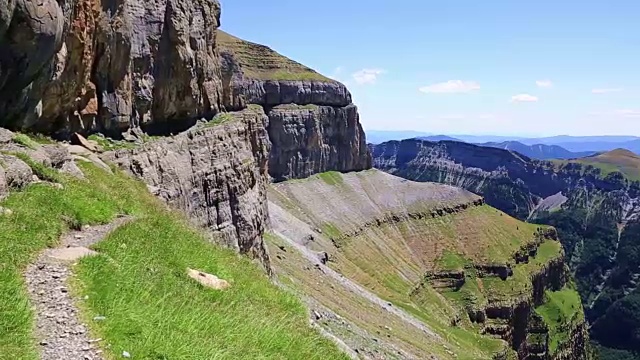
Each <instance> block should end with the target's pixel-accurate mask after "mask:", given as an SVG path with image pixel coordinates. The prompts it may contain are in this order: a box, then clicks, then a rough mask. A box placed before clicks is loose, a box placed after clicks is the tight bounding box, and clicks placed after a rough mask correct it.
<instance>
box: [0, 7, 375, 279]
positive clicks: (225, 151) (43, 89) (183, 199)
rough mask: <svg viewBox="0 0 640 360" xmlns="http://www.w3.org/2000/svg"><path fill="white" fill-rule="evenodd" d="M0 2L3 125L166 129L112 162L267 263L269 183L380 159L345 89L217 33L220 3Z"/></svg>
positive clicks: (69, 130) (113, 131)
mask: <svg viewBox="0 0 640 360" xmlns="http://www.w3.org/2000/svg"><path fill="white" fill-rule="evenodd" d="M0 5H1V6H0V95H1V96H0V126H1V127H5V128H9V129H13V130H20V131H27V132H40V133H46V134H50V135H53V136H54V137H57V138H62V139H65V138H68V137H69V136H70V135H72V134H73V133H76V132H77V133H80V134H84V135H90V134H93V133H98V132H99V133H102V134H104V135H106V136H110V137H112V138H115V139H119V138H123V137H124V138H128V137H129V138H130V136H131V134H136V135H137V136H138V138H148V136H146V135H141V134H142V133H141V132H140V130H142V131H143V132H145V133H147V134H150V135H159V136H160V137H159V138H157V139H154V140H155V141H153V142H152V143H148V142H145V144H143V145H140V146H136V148H134V149H121V150H118V151H115V152H110V153H106V154H104V156H103V157H104V158H105V159H107V160H110V161H114V162H116V163H117V164H119V165H120V166H122V167H123V168H125V169H127V170H128V171H130V172H131V173H132V174H134V175H136V176H139V177H140V178H142V179H143V180H145V181H146V182H147V184H148V185H150V186H151V187H152V188H153V189H154V191H155V192H157V193H158V195H159V196H161V197H163V198H164V199H165V200H167V201H168V202H169V203H170V204H172V205H174V206H176V207H178V208H181V209H183V210H185V211H186V212H187V214H188V215H189V216H191V217H192V218H193V219H194V221H195V222H196V223H198V224H200V225H203V226H205V227H207V228H208V229H210V230H212V231H213V232H214V233H217V234H219V235H220V236H221V238H222V239H223V242H224V243H226V244H227V245H229V246H231V247H233V248H236V249H238V250H239V251H240V252H243V253H249V254H252V255H254V256H256V257H258V258H259V259H261V260H262V261H263V263H264V264H265V265H266V267H267V268H269V261H268V256H267V255H266V252H265V249H264V246H263V243H262V233H263V231H264V229H265V226H266V219H267V207H266V195H265V194H266V188H265V186H266V185H265V184H266V183H267V182H268V181H270V179H274V180H284V179H290V178H302V177H307V176H309V175H312V174H314V173H318V172H323V171H328V170H336V171H352V170H363V169H367V168H369V167H370V166H371V158H370V155H369V152H368V149H367V147H366V142H365V137H364V132H363V130H362V127H361V125H360V122H359V117H358V112H357V108H356V107H355V105H353V104H352V102H351V94H350V93H349V91H348V90H347V88H346V87H345V86H344V85H343V84H341V83H339V82H337V81H334V80H332V79H329V78H326V77H324V76H322V75H320V74H318V73H317V72H315V71H313V70H312V69H309V68H307V67H305V66H303V65H301V64H298V63H296V62H294V61H292V60H290V59H287V58H285V57H283V56H281V55H280V54H278V53H276V52H275V51H273V50H271V49H270V48H268V47H266V46H263V45H259V44H254V43H250V42H247V41H244V40H241V39H238V38H235V37H233V36H231V35H229V34H226V33H224V32H222V31H220V30H218V27H219V25H220V16H221V9H220V4H219V3H218V1H215V0H214V1H201V0H161V1H157V2H141V1H119V0H81V1H74V0H61V1H58V2H56V1H54V0H44V1H41V2H37V3H36V2H35V1H31V0H17V1H5V2H4V3H0ZM225 111H231V112H232V113H229V114H228V116H226V117H220V114H222V113H223V112H225ZM229 118H231V119H232V120H231V121H229V122H226V121H220V120H222V119H224V120H228V119H229ZM212 119H213V120H212ZM203 121H204V122H206V121H212V123H211V124H213V125H220V126H210V127H206V126H204V127H198V126H196V124H198V123H199V122H200V123H201V122H203ZM218 122H225V124H218ZM194 126H195V127H194ZM188 129H191V130H188ZM186 130H188V131H186ZM185 131H186V132H185ZM181 132H182V133H181ZM173 134H178V135H175V137H174V136H173ZM168 135H172V136H171V137H168Z"/></svg>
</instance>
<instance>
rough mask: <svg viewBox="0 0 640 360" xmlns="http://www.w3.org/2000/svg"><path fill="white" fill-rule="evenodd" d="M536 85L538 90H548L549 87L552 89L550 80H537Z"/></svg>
mask: <svg viewBox="0 0 640 360" xmlns="http://www.w3.org/2000/svg"><path fill="white" fill-rule="evenodd" d="M536 85H537V86H538V87H539V88H550V87H553V83H552V82H551V80H538V81H536Z"/></svg>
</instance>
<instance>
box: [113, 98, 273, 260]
mask: <svg viewBox="0 0 640 360" xmlns="http://www.w3.org/2000/svg"><path fill="white" fill-rule="evenodd" d="M266 125H267V117H266V115H265V114H264V112H263V111H262V109H261V108H260V107H257V108H250V109H247V110H244V111H242V112H237V113H234V115H233V118H232V119H228V120H227V121H226V122H225V123H224V124H219V125H217V126H207V125H202V126H198V127H195V128H193V129H191V130H189V131H187V132H185V133H182V134H179V135H177V136H174V137H167V138H161V139H158V140H155V141H152V142H150V143H148V144H144V145H142V146H140V147H137V148H135V149H122V150H117V151H114V152H109V153H106V154H105V156H104V158H105V159H107V160H109V161H111V162H113V163H115V164H117V165H119V166H120V167H122V168H124V169H126V170H128V171H129V172H130V173H132V174H133V175H135V176H137V177H139V178H141V179H143V180H144V181H145V182H146V183H147V184H148V185H149V187H150V190H151V191H152V192H154V193H155V194H156V195H157V196H159V197H160V198H162V199H164V200H165V201H167V203H168V204H170V205H172V206H173V207H175V208H178V209H181V210H183V211H184V212H185V213H186V214H187V215H188V216H189V218H190V219H192V220H193V221H194V222H195V223H196V224H198V225H200V226H203V227H205V228H207V229H209V230H210V231H211V232H212V233H213V234H214V235H216V236H218V238H219V239H221V240H222V242H223V243H224V244H225V245H227V246H229V247H231V248H234V249H236V250H237V251H239V252H241V253H246V254H249V255H252V256H253V257H255V258H257V259H259V260H260V261H261V262H262V264H263V265H264V267H265V268H266V269H267V271H270V265H269V263H270V262H269V256H268V254H267V252H266V249H265V247H264V244H263V242H262V234H263V233H264V230H265V228H266V225H267V223H266V217H267V198H266V182H267V160H268V158H269V147H270V143H269V138H268V135H267V130H266Z"/></svg>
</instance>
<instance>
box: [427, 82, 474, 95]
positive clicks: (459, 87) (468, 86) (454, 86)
mask: <svg viewBox="0 0 640 360" xmlns="http://www.w3.org/2000/svg"><path fill="white" fill-rule="evenodd" d="M479 89H480V84H478V83H477V82H475V81H462V80H449V81H447V82H442V83H437V84H432V85H428V86H423V87H421V88H419V89H418V90H419V91H421V92H423V93H427V94H428V93H440V94H453V93H468V92H471V91H474V90H479Z"/></svg>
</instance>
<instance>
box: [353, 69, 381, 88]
mask: <svg viewBox="0 0 640 360" xmlns="http://www.w3.org/2000/svg"><path fill="white" fill-rule="evenodd" d="M385 72H386V71H385V70H383V69H362V70H359V71H356V72H355V73H353V75H352V77H353V80H355V81H356V83H358V84H360V85H365V84H368V85H371V84H375V83H376V81H377V80H378V76H380V75H382V74H384V73H385Z"/></svg>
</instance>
